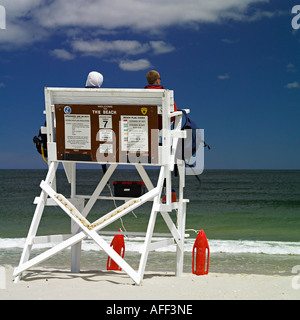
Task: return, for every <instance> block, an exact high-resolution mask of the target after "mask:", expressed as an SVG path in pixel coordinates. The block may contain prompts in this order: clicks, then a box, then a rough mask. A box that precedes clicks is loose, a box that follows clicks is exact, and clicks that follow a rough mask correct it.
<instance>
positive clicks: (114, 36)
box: [0, 0, 300, 169]
mask: <svg viewBox="0 0 300 320" xmlns="http://www.w3.org/2000/svg"><path fill="white" fill-rule="evenodd" d="M296 4H298V3H297V1H282V0H281V1H279V0H269V1H268V0H202V1H201V0H198V1H197V0H185V1H179V0H164V1H158V0H152V1H143V0H126V1H124V0H73V1H68V0H14V1H12V0H6V1H1V0H0V5H2V6H3V7H4V8H5V11H6V19H5V21H6V29H3V30H0V110H1V117H0V123H1V126H0V139H1V140H0V142H1V149H0V169H15V168H16V169H19V168H28V169H31V168H46V166H45V163H44V162H43V160H42V159H41V157H40V155H39V154H38V153H37V152H36V151H35V147H34V144H33V142H32V137H33V136H34V135H36V134H37V133H38V130H39V127H40V126H41V125H42V124H43V122H44V115H43V110H44V87H83V86H84V85H85V81H86V77H87V74H88V73H89V72H90V71H93V70H95V71H99V72H101V73H102V74H103V76H104V83H103V87H105V88H143V87H144V86H145V84H146V78H145V75H146V73H147V72H148V71H149V70H151V69H155V70H158V71H159V72H160V74H161V77H162V84H163V85H164V86H165V87H166V88H169V89H172V90H174V92H175V101H176V104H177V106H178V107H179V108H190V109H191V116H192V118H193V120H194V121H195V122H197V123H198V125H199V126H200V127H201V128H204V129H205V137H206V141H207V142H208V143H209V144H210V145H211V147H212V149H211V150H210V151H206V154H205V168H206V169H300V130H299V127H300V126H299V123H300V58H299V57H300V55H299V53H300V31H298V30H294V29H293V28H292V25H291V20H292V18H293V17H294V16H295V15H293V14H292V13H291V10H292V8H293V6H294V5H296ZM299 4H300V1H299Z"/></svg>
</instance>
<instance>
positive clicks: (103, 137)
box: [14, 88, 204, 285]
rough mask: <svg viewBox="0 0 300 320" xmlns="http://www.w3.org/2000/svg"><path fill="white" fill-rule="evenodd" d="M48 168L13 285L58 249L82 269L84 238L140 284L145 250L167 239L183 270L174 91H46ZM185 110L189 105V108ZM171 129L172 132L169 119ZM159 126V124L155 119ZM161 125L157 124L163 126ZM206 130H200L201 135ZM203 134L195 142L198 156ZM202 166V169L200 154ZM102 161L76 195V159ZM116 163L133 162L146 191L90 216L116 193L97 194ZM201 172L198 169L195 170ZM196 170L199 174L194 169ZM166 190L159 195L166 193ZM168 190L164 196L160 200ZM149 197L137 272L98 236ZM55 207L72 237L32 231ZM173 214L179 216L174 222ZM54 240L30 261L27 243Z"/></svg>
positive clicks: (181, 166) (178, 116) (181, 169)
mask: <svg viewBox="0 0 300 320" xmlns="http://www.w3.org/2000/svg"><path fill="white" fill-rule="evenodd" d="M45 102H46V108H45V109H46V110H45V113H46V123H47V125H46V127H43V128H42V132H43V133H47V141H48V143H47V150H48V173H47V176H46V178H45V180H44V181H42V182H41V184H40V187H41V189H42V191H41V194H40V196H39V197H37V198H36V199H35V201H34V203H35V204H36V210H35V213H34V216H33V219H32V223H31V226H30V229H29V233H28V236H27V239H26V242H25V247H24V249H23V253H22V256H21V259H20V263H19V266H18V267H17V268H16V269H15V270H14V277H15V282H17V281H18V280H20V278H21V276H22V273H23V272H24V271H26V270H28V269H29V268H31V267H33V266H36V265H38V264H39V263H41V262H43V261H45V260H46V259H48V258H50V257H52V256H54V255H56V254H57V253H59V252H61V251H62V250H64V249H66V248H68V247H71V272H73V273H78V272H80V252H81V242H82V240H84V239H86V238H90V239H93V240H94V241H95V243H96V244H97V245H99V247H101V248H102V249H103V250H104V251H105V252H106V253H107V255H108V256H109V257H111V259H113V260H114V261H115V262H116V263H117V264H118V265H119V266H120V267H121V268H122V269H123V270H124V271H125V272H126V273H127V274H128V275H129V276H130V277H131V278H132V280H133V281H134V282H135V283H136V284H137V285H139V284H140V283H141V281H142V279H143V276H144V272H145V267H146V263H147V258H148V253H149V251H151V250H156V249H158V248H161V247H165V246H168V245H171V244H174V243H175V244H176V245H177V255H176V256H177V257H176V275H177V276H180V275H181V274H182V271H183V257H184V238H185V221H186V204H187V202H188V200H187V199H184V192H183V191H184V186H185V174H186V172H185V171H186V168H185V161H183V160H181V159H180V158H178V157H177V156H176V154H178V152H177V153H176V151H177V149H178V146H180V143H179V142H180V141H182V139H185V138H186V135H187V132H186V131H184V130H181V122H182V112H181V111H176V112H174V100H173V91H170V90H145V89H142V90H140V89H72V88H68V89H67V88H45ZM186 111H187V112H188V110H186ZM172 121H174V123H173V128H172V129H171V122H172ZM160 123H161V124H160ZM160 126H161V128H160ZM202 135H203V132H202ZM203 140H204V137H203V139H202V140H201V143H200V148H199V149H200V154H202V156H201V157H203V147H204V144H203V143H204V141H203ZM201 161H202V166H203V159H201ZM59 163H62V165H63V168H64V170H65V173H66V176H67V179H68V182H69V183H70V185H71V195H70V197H69V198H66V197H65V196H64V195H63V194H59V193H57V191H56V190H57V185H56V170H57V167H58V165H59ZM77 163H85V164H92V163H93V164H95V163H96V164H99V169H100V168H101V166H100V165H103V164H106V165H108V168H107V171H106V172H105V173H104V174H103V176H102V177H101V179H100V181H99V184H98V185H97V187H96V188H95V190H94V192H93V193H92V195H90V196H87V195H80V194H77V190H76V169H77V168H76V164H77ZM119 165H123V166H124V165H125V166H126V165H131V166H132V165H133V166H135V168H136V170H137V171H138V173H139V175H140V177H141V179H142V181H143V183H144V184H145V187H146V192H145V193H144V194H141V195H140V196H138V197H131V198H125V199H123V200H125V202H124V204H122V205H121V206H119V207H117V208H115V209H114V210H112V211H110V212H108V213H106V214H104V215H102V216H99V218H98V219H97V220H96V221H89V220H88V214H89V212H90V210H91V209H92V208H93V206H94V204H95V203H96V201H107V200H114V199H118V200H120V198H118V197H115V196H112V197H102V196H101V192H102V191H103V189H104V187H105V186H106V184H107V182H108V181H109V179H110V177H111V176H112V174H113V172H114V171H115V169H116V168H117V167H118V166H119ZM175 165H177V167H178V173H179V178H178V181H179V182H178V183H179V186H178V190H179V192H178V194H177V200H176V202H172V194H171V193H172V171H173V170H174V166H175ZM149 166H156V167H159V169H160V173H159V177H158V180H157V183H156V185H153V183H152V182H151V180H150V178H149V176H148V174H147V168H148V167H149ZM200 171H201V170H200ZM198 173H199V171H198ZM163 191H164V193H163ZM163 194H165V196H166V199H165V201H162V200H161V199H162V196H163ZM148 201H151V202H153V204H152V209H151V212H150V215H149V221H148V226H147V232H146V233H145V241H144V244H143V246H142V249H141V255H140V262H139V268H138V270H134V269H133V268H132V267H131V266H130V265H129V264H128V263H127V262H126V260H125V259H123V258H122V257H121V256H120V255H118V254H117V253H116V251H115V250H114V249H113V248H112V247H111V246H110V245H109V244H108V243H107V242H106V241H105V240H104V239H103V236H101V232H100V231H101V230H102V229H103V228H105V227H107V226H109V225H110V224H111V223H113V222H114V221H116V220H118V219H120V218H121V217H123V216H125V215H127V214H128V213H130V212H132V211H133V210H135V209H136V208H138V207H139V206H141V205H143V204H144V203H146V202H148ZM53 205H55V206H58V207H60V208H61V209H62V210H63V211H64V212H65V214H67V215H68V216H69V217H70V219H71V234H67V235H46V236H37V230H38V227H39V224H40V221H41V218H42V215H43V211H44V209H45V207H46V206H53ZM173 210H176V211H177V221H176V222H175V223H174V221H173V220H174V218H173V219H172V212H173ZM158 213H160V214H161V215H162V217H163V219H164V221H165V223H166V225H167V227H168V229H169V231H170V234H169V237H168V238H166V239H165V240H163V241H153V239H155V238H154V236H155V234H154V226H155V222H156V218H157V214H158ZM50 242H51V243H53V242H55V243H57V244H56V245H54V246H53V247H52V248H50V249H48V250H46V251H45V252H43V253H41V254H39V255H38V256H36V257H34V258H31V259H30V253H31V249H32V246H34V245H35V244H39V243H50Z"/></svg>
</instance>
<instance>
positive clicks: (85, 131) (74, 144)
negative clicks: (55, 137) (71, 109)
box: [65, 114, 91, 150]
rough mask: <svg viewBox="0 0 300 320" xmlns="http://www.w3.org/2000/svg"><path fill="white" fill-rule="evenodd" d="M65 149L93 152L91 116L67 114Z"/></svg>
mask: <svg viewBox="0 0 300 320" xmlns="http://www.w3.org/2000/svg"><path fill="white" fill-rule="evenodd" d="M65 148H66V149H78V150H91V118H90V115H88V114H87V115H85V114H65Z"/></svg>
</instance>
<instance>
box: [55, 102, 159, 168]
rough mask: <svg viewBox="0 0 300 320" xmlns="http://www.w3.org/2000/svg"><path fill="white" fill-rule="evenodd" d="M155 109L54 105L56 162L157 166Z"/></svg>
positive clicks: (132, 106)
mask: <svg viewBox="0 0 300 320" xmlns="http://www.w3.org/2000/svg"><path fill="white" fill-rule="evenodd" d="M157 109H158V108H157V106H151V105H148V106H147V105H146V106H141V105H126V106H125V105H71V104H68V105H67V104H55V118H56V144H57V146H56V147H57V149H56V150H57V160H61V161H76V162H99V163H145V164H147V163H148V164H154V165H155V164H157V163H158V145H159V143H158V112H157Z"/></svg>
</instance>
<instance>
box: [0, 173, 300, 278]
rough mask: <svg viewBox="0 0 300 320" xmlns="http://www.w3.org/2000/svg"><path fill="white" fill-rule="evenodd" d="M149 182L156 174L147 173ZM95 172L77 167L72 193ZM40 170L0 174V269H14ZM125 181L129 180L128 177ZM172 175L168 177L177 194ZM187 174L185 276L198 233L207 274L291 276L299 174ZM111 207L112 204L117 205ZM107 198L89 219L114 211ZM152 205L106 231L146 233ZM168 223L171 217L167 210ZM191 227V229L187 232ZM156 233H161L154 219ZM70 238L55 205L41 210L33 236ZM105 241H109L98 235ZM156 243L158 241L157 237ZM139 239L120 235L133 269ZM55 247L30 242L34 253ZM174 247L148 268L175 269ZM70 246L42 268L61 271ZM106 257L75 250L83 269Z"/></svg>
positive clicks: (122, 176)
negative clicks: (206, 251)
mask: <svg viewBox="0 0 300 320" xmlns="http://www.w3.org/2000/svg"><path fill="white" fill-rule="evenodd" d="M148 173H149V176H150V177H151V179H152V180H153V182H155V181H156V179H157V177H158V171H157V170H149V171H148ZM101 176H102V172H101V171H99V170H79V171H78V176H77V181H78V183H77V192H78V194H85V195H90V194H92V192H93V190H94V188H95V187H96V185H97V183H98V182H99V179H100V178H101ZM45 177H46V171H45V170H0V219H1V223H0V265H13V266H17V265H18V263H19V259H20V256H21V253H22V248H23V245H24V241H25V238H26V236H27V233H28V230H29V227H30V223H31V219H32V217H33V213H34V210H35V205H34V204H33V200H34V198H35V197H36V196H39V194H40V187H39V184H40V181H41V180H43V179H45ZM128 177H130V179H129V178H128ZM127 179H128V180H136V179H139V178H138V174H137V173H136V171H134V170H117V171H116V173H115V174H114V175H113V177H112V178H111V180H110V184H111V186H112V182H113V181H114V180H127ZM177 179H178V178H176V177H174V178H173V181H174V188H175V190H177V188H176V186H177V185H178V180H177ZM200 180H201V183H199V181H198V180H196V178H195V177H194V176H187V177H186V187H185V198H186V199H189V200H190V202H189V203H188V205H187V222H186V229H187V230H186V234H189V235H190V237H189V238H187V239H186V241H185V260H184V271H185V272H191V270H192V251H193V245H194V242H195V238H196V235H197V234H196V232H195V231H199V230H200V229H203V230H204V231H205V233H206V236H207V238H208V242H209V247H210V261H209V265H210V269H209V270H210V272H226V273H257V274H278V275H290V274H291V272H292V268H293V267H294V266H295V265H300V170H282V171H281V170H274V171H273V170H207V171H205V172H204V173H203V174H202V175H201V176H200ZM57 185H58V192H61V193H63V194H64V195H65V196H69V195H70V187H69V185H68V183H67V180H66V177H65V174H64V171H63V170H58V172H57ZM109 194H110V191H109V189H108V188H107V187H106V188H105V189H104V191H103V193H102V195H109ZM121 203H122V202H118V203H117V205H121ZM114 206H115V204H114V203H113V201H104V200H102V201H98V202H97V203H96V205H95V206H94V208H93V210H92V211H91V213H90V215H89V217H88V218H89V220H90V221H94V220H96V219H97V218H99V217H100V216H102V215H103V214H105V213H107V212H109V211H110V210H112V209H114ZM150 210H151V203H148V204H145V205H143V206H142V207H140V208H138V209H136V210H135V211H134V213H132V214H131V213H130V214H128V215H126V216H125V217H123V219H122V221H120V220H118V221H116V222H115V223H114V224H112V225H110V226H109V227H108V228H106V229H105V230H110V231H117V230H118V229H119V228H122V229H123V230H124V229H126V230H127V231H129V232H130V231H139V232H141V231H146V229H147V223H148V219H149V214H150ZM172 217H173V219H175V218H176V212H173V213H172ZM194 230H195V231H194ZM155 232H168V229H167V227H166V225H165V223H164V221H163V219H162V218H161V217H160V216H158V219H157V223H156V226H155ZM62 233H70V219H69V218H68V217H67V215H66V214H65V213H64V212H63V211H62V210H61V209H60V208H57V207H47V208H46V209H45V211H44V214H43V218H42V221H41V224H40V227H39V230H38V235H48V234H62ZM104 238H105V239H106V240H107V242H110V241H111V239H112V236H104ZM157 240H160V239H159V238H158V239H157ZM143 241H144V238H143V237H135V238H133V237H130V238H128V237H126V238H125V259H126V261H128V262H129V263H130V264H131V266H132V267H133V268H138V264H139V259H140V249H141V245H142V244H143ZM52 245H54V244H46V245H45V244H43V245H36V246H34V248H33V250H32V256H35V255H37V254H39V253H41V252H43V251H44V250H46V249H47V248H49V247H51V246H52ZM175 251H176V247H175V245H173V246H169V247H166V248H163V249H160V250H157V251H154V252H151V253H150V255H149V259H148V263H147V270H155V271H159V270H162V271H172V270H175V261H176V253H175ZM70 252H71V250H70V249H67V250H65V251H63V252H61V253H59V254H58V255H56V256H54V257H52V258H50V259H48V260H46V261H44V262H43V263H42V264H41V266H47V267H60V268H68V267H69V265H70ZM106 260H107V256H106V254H105V252H104V251H103V250H102V249H100V248H99V247H98V246H97V245H96V244H95V243H94V242H93V241H92V240H85V241H84V242H83V246H82V258H81V267H82V269H101V270H105V268H106Z"/></svg>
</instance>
